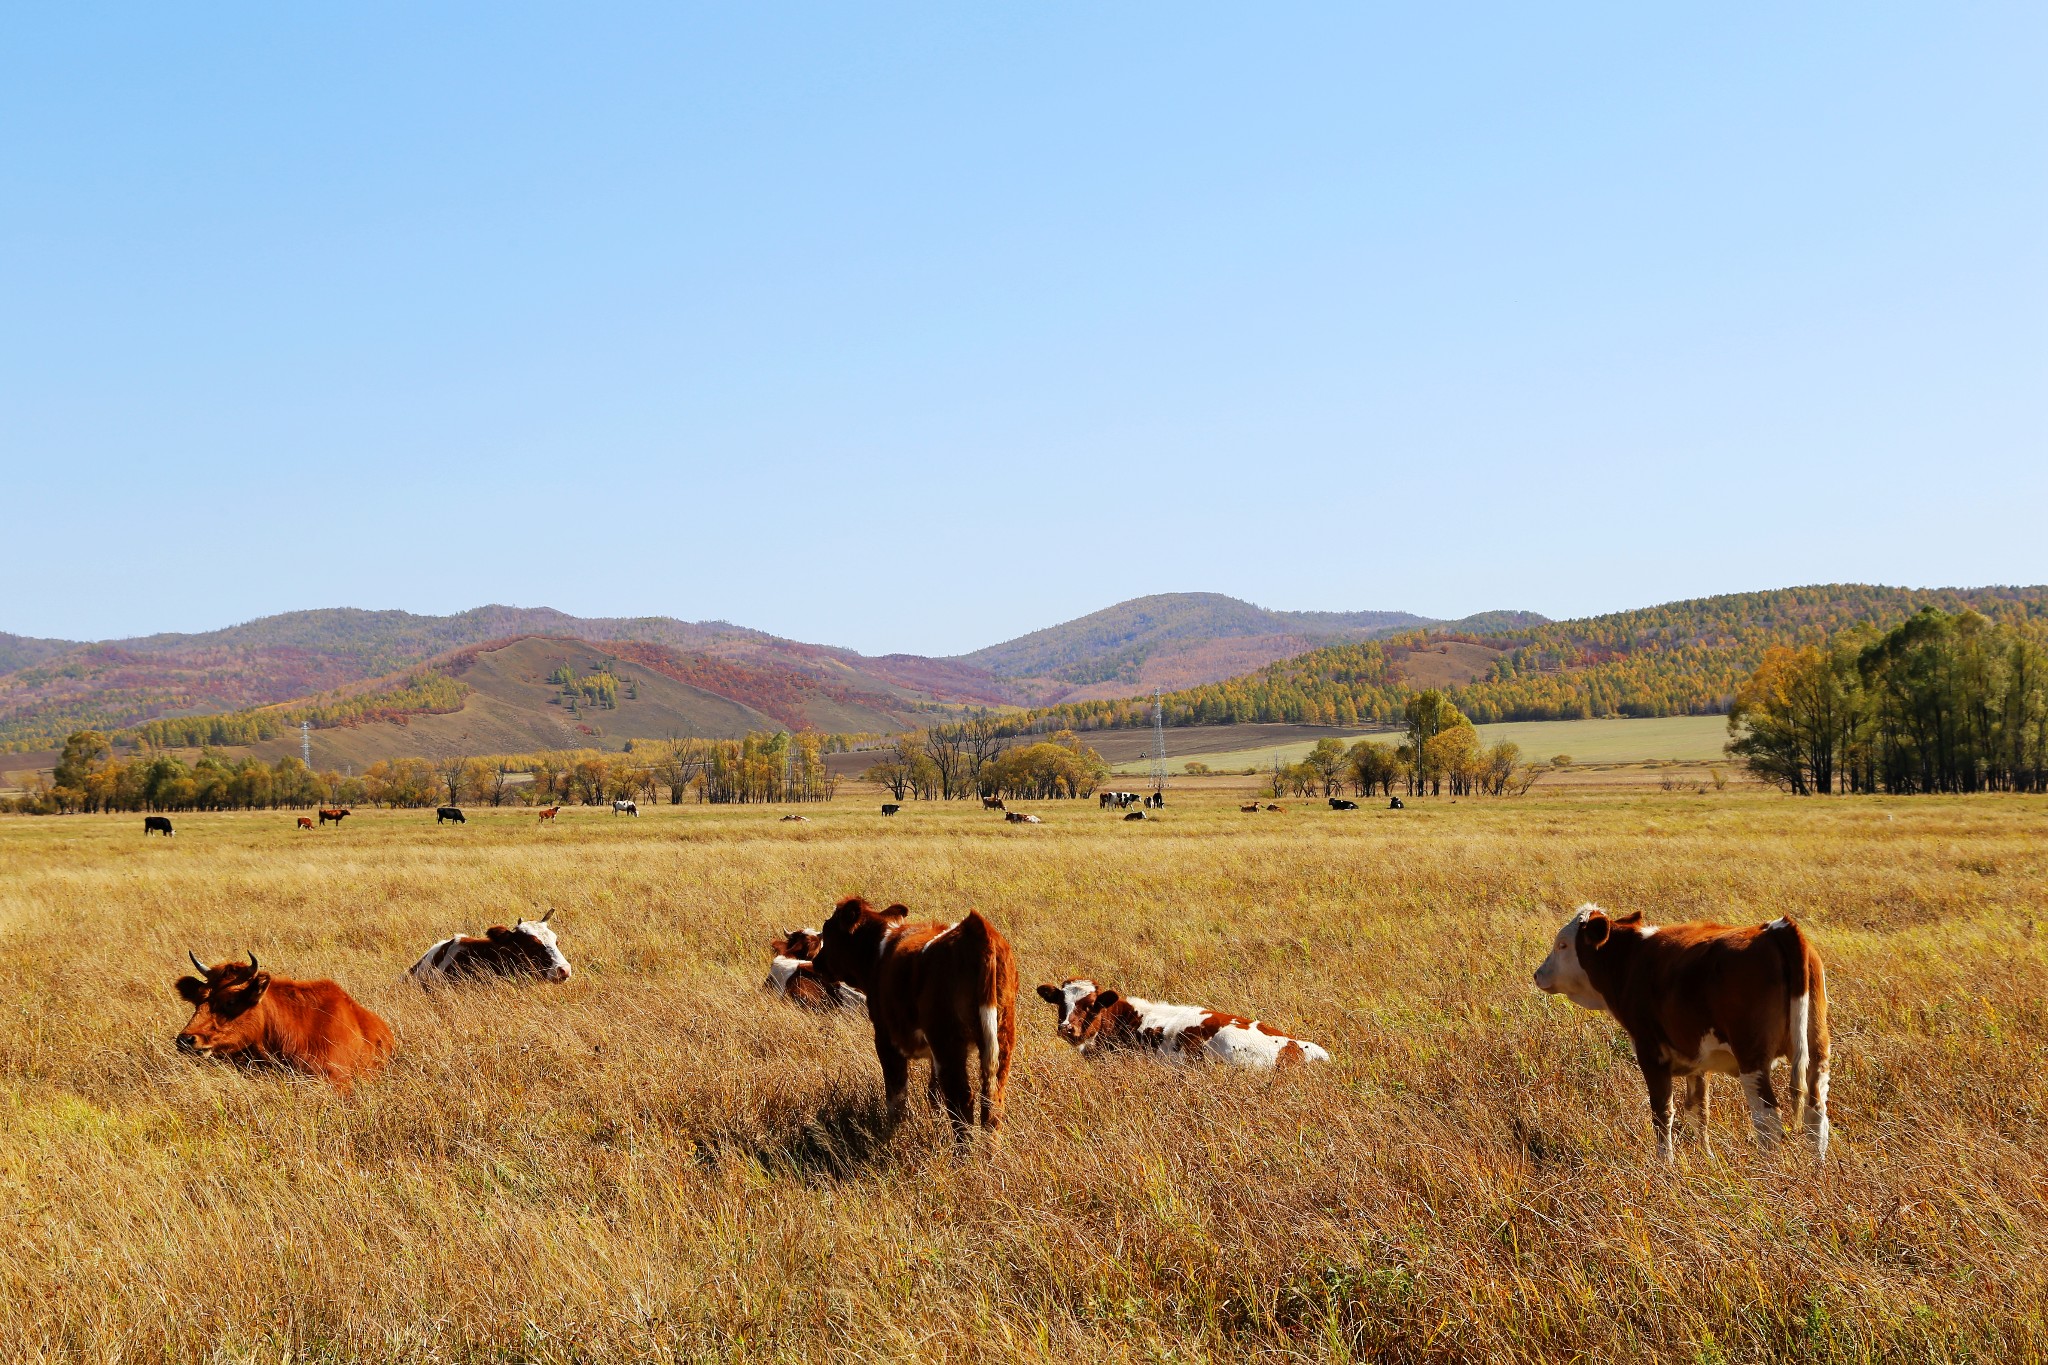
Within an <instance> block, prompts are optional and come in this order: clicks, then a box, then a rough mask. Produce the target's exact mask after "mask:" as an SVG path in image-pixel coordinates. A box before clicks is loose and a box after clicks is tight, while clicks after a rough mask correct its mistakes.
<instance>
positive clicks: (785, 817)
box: [782, 815, 811, 825]
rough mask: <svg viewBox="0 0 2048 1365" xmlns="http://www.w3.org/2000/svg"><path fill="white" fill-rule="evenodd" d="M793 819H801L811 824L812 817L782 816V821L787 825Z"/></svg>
mask: <svg viewBox="0 0 2048 1365" xmlns="http://www.w3.org/2000/svg"><path fill="white" fill-rule="evenodd" d="M792 820H801V821H803V822H804V823H805V824H809V823H810V821H811V817H810V816H808V815H785V816H783V817H782V823H784V824H785V825H786V824H788V823H789V822H790V821H792Z"/></svg>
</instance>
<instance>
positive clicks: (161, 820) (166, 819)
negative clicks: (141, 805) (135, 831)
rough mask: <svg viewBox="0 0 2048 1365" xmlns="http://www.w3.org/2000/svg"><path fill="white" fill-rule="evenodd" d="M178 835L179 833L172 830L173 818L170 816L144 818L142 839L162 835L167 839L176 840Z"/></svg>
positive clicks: (148, 816)
mask: <svg viewBox="0 0 2048 1365" xmlns="http://www.w3.org/2000/svg"><path fill="white" fill-rule="evenodd" d="M177 833H178V831H176V830H174V829H172V828H171V817H170V816H168V815H145V816H143V817H142V837H143V838H145V839H147V838H148V837H149V836H150V835H152V834H161V835H163V836H164V837H166V838H174V837H176V835H177Z"/></svg>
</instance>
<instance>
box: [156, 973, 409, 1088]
mask: <svg viewBox="0 0 2048 1365" xmlns="http://www.w3.org/2000/svg"><path fill="white" fill-rule="evenodd" d="M186 956H187V957H190V958H191V959H192V965H193V966H194V967H197V968H198V969H199V975H198V976H184V977H179V978H178V987H177V990H178V994H179V995H181V996H183V997H184V999H185V1001H186V1002H187V1003H188V1004H190V1005H191V1006H192V1018H191V1019H190V1020H189V1021H188V1022H187V1023H186V1025H185V1027H184V1028H182V1029H180V1030H178V1051H180V1052H187V1053H195V1054H197V1055H199V1056H201V1057H219V1058H222V1059H223V1060H226V1061H231V1062H240V1063H243V1064H245V1065H248V1064H254V1065H272V1066H284V1067H290V1068H292V1069H293V1070H295V1071H304V1072H307V1073H309V1074H311V1075H314V1076H318V1077H320V1078H321V1079H322V1080H324V1081H327V1082H328V1083H330V1084H332V1085H334V1086H335V1087H337V1088H338V1089H342V1090H346V1089H347V1088H348V1086H349V1083H350V1082H351V1081H352V1080H354V1079H355V1078H356V1077H358V1076H361V1075H363V1074H365V1073H366V1072H370V1071H374V1070H375V1069H377V1068H378V1067H380V1066H382V1065H383V1064H384V1063H385V1061H386V1060H387V1059H389V1057H390V1056H391V1052H392V1049H393V1048H395V1047H396V1046H397V1045H398V1044H397V1040H396V1039H395V1038H393V1037H392V1035H391V1026H390V1025H388V1024H386V1023H385V1022H384V1021H383V1020H382V1019H379V1018H378V1017H377V1016H376V1015H374V1014H372V1013H370V1011H368V1010H366V1009H364V1008H363V1007H362V1006H361V1005H358V1004H357V1003H356V1002H355V1001H354V1000H353V999H352V998H351V997H350V996H349V993H348V992H347V991H345V990H343V989H342V988H341V987H339V986H337V985H335V984H334V983H333V982H332V981H287V980H285V979H284V978H283V977H281V976H280V977H273V976H272V975H271V974H270V973H269V972H266V971H263V970H261V969H260V968H258V967H257V965H256V954H254V953H251V954H249V960H248V961H247V962H246V963H243V962H223V963H220V964H219V965H217V966H214V967H208V966H205V965H204V964H202V963H201V962H200V961H199V958H198V957H197V955H195V954H192V953H187V954H186Z"/></svg>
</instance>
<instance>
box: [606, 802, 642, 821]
mask: <svg viewBox="0 0 2048 1365" xmlns="http://www.w3.org/2000/svg"><path fill="white" fill-rule="evenodd" d="M612 814H613V815H631V816H633V817H635V818H638V816H639V814H640V803H639V802H638V801H614V802H612Z"/></svg>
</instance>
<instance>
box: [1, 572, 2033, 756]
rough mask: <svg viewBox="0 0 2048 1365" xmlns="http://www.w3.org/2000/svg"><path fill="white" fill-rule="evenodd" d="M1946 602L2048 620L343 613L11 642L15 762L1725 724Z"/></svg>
mask: <svg viewBox="0 0 2048 1365" xmlns="http://www.w3.org/2000/svg"><path fill="white" fill-rule="evenodd" d="M1923 606H1938V607H1941V608H1943V609H1944V610H1951V611H1952V610H1958V609H1961V608H1964V607H1974V608H1976V609H1977V610H1980V611H1984V612H1986V613H1988V614H1993V615H1998V616H2002V617H2006V618H2009V619H2022V620H2029V621H2043V620H2048V588H2040V587H2031V588H2024V587H2022V588H1997V587H1994V588H1971V589H1933V590H1916V589H1905V588H1887V587H1872V586H1868V585H1863V584H1829V585H1819V586H1813V587H1803V588H1786V589H1779V590H1775V591H1770V592H1761V593H1740V594H1729V595H1725V596H1720V597H1710V598H1700V599H1695V600H1692V601H1687V602H1674V603H1666V604H1663V605H1661V606H1656V607H1646V608H1642V609H1639V610H1636V611H1629V612H1618V613H1614V614H1611V615H1607V616H1598V617H1589V618H1585V619H1582V620H1576V621H1555V622H1553V621H1549V620H1547V619H1546V618H1544V617H1542V616H1539V615H1537V614H1535V613H1533V612H1513V611H1500V612H1487V613H1482V614H1480V615H1478V616H1470V617H1465V618H1463V619H1461V620H1457V621H1437V620H1431V619H1429V618H1425V617H1420V616H1416V615H1414V614H1412V613H1408V612H1398V611H1361V612H1292V611H1270V610H1267V609H1265V608H1262V607H1257V606H1254V605H1252V604H1251V603H1249V602H1243V601H1240V600H1238V599H1236V598H1233V597H1226V596H1223V595H1221V594H1217V593H1170V594H1162V595H1159V596H1153V597H1141V598H1136V599H1133V600H1131V601H1128V602H1121V603H1118V604H1117V605H1115V606H1113V607H1109V608H1106V609H1104V610H1102V611H1098V612H1094V613H1091V614H1090V615H1087V616H1083V617H1081V618H1079V619H1078V620H1074V621H1068V622H1066V623H1064V624H1061V625H1057V626H1051V627H1048V628H1046V629H1044V630H1037V631H1033V632H1031V633H1030V634H1027V635H1022V636H1019V637H1017V638H1016V639H1014V640H1006V641H1004V642H1002V643H1000V644H994V645H989V646H987V647H985V648H983V649H979V650H976V651H974V652H973V653H970V654H965V655H961V656H959V657H957V658H950V659H942V658H927V657H924V656H921V655H914V654H890V655H883V656H879V657H875V656H869V655H863V654H859V653H857V652H855V651H853V650H849V649H838V648H834V647H831V646H826V645H813V644H804V643H801V642H798V641H794V640H785V639H782V638H779V637H777V636H774V635H769V634H766V633H764V632H762V631H757V630H748V629H746V628H744V627H741V626H735V625H731V624H728V623H726V622H723V621H699V622H689V621H678V620H675V619H673V618H670V617H663V616H646V617H601V618H586V617H576V616H570V615H568V614H566V613H563V612H559V611H554V610H551V609H548V608H521V607H503V606H489V607H479V608H477V609H475V610H473V611H467V612H461V613H458V614H456V615H453V616H415V615H412V614H410V613H407V612H398V611H359V610H355V609H351V608H335V609H331V610H324V611H304V612H290V613H286V614H284V615H279V616H268V617H264V618H262V619H260V620H256V621H250V622H247V623H245V624H242V625H238V626H232V627H229V628H227V629H225V630H217V631H208V632H204V633H200V634H191V635H151V636H144V637H140V638H137V639H131V640H112V641H103V642H98V643H81V642H78V641H70V640H41V639H34V638H30V637H26V636H18V635H0V752H6V751H12V752H16V753H25V754H29V755H34V754H37V753H47V751H49V750H50V749H52V748H54V747H55V746H57V745H58V744H60V743H61V742H62V740H63V737H64V736H65V735H66V734H68V733H69V732H70V731H72V730H75V729H79V728H84V727H92V728H96V729H101V730H107V731H114V732H126V733H127V734H129V735H130V736H131V737H134V736H139V735H140V734H141V733H142V732H141V731H140V730H138V728H137V727H143V726H147V727H148V733H149V737H150V738H151V739H152V740H153V742H156V743H159V744H164V745H169V746H174V747H189V746H191V745H196V744H202V743H216V744H222V745H234V746H242V745H251V746H254V747H255V748H256V749H257V750H258V751H259V752H266V753H267V752H268V751H269V750H270V749H277V750H279V751H280V752H281V751H282V749H283V747H286V746H288V745H289V744H290V743H291V742H292V741H291V740H290V738H289V737H287V736H286V735H285V733H284V731H285V728H286V727H288V726H289V727H296V726H297V725H298V724H299V722H300V721H302V720H303V721H305V722H307V723H308V724H310V725H311V726H312V727H314V733H315V736H316V738H315V741H314V743H315V749H316V751H323V752H325V753H326V754H327V756H328V757H329V758H330V759H331V760H333V761H337V762H340V761H346V762H355V761H358V760H362V761H368V760H370V759H372V758H376V757H389V756H395V755H396V754H400V753H436V752H449V751H457V752H470V753H490V752H524V751H530V750H534V749H541V748H562V747H582V746H592V745H595V746H599V747H605V748H614V749H616V748H618V747H620V746H622V745H623V744H624V743H625V742H626V741H628V740H634V739H643V738H646V739H657V738H663V737H666V736H668V735H684V734H686V735H696V736H732V735H738V734H744V733H746V732H747V731H749V730H756V729H768V728H808V729H816V730H822V731H827V732H837V733H847V732H869V733H887V732H893V731H897V730H902V729H908V728H914V727H916V726H919V725H922V724H925V723H927V722H928V721H929V720H930V719H931V718H932V717H933V716H934V715H939V714H945V713H947V712H949V711H953V710H956V709H957V708H960V707H1004V706H1012V707H1046V706H1053V707H1056V710H1055V711H1054V712H1052V713H1050V714H1048V715H1047V716H1046V717H1045V721H1046V722H1047V723H1059V724H1073V725H1077V726H1081V727H1083V728H1088V727H1094V726H1104V725H1111V726H1113V725H1119V724H1127V723H1134V721H1135V720H1137V719H1141V718H1142V716H1143V715H1144V714H1148V711H1147V709H1146V708H1143V707H1140V706H1137V705H1135V704H1130V703H1127V699H1131V698H1137V697H1150V696H1151V695H1152V693H1153V692H1154V691H1155V690H1157V691H1160V692H1163V693H1165V694H1166V697H1167V702H1168V711H1169V715H1170V716H1172V717H1173V718H1174V720H1175V721H1176V722H1178V723H1202V722H1205V721H1213V720H1236V721H1270V722H1286V723H1293V724H1300V723H1309V724H1330V723H1350V722H1352V721H1353V720H1364V719H1368V718H1372V719H1381V720H1384V719H1386V718H1388V716H1390V715H1395V714H1398V711H1399V707H1400V705H1401V704H1402V698H1403V697H1405V696H1406V695H1407V694H1408V693H1410V692H1411V691H1412V690H1413V689H1415V688H1420V687H1445V688H1451V689H1453V690H1454V695H1455V696H1456V698H1457V700H1458V702H1459V704H1460V705H1461V706H1463V707H1464V708H1465V709H1466V711H1467V713H1468V714H1471V715H1473V716H1474V717H1475V718H1479V719H1522V718H1527V719H1534V718H1542V717H1568V716H1582V715H1613V714H1623V715H1678V714H1686V713H1692V712H1699V711H1709V710H1716V709H1719V708H1720V707H1723V706H1725V705H1726V701H1727V698H1728V696H1729V694H1730V693H1731V692H1732V691H1733V689H1734V686H1735V684H1736V682H1737V681H1739V679H1740V678H1741V677H1742V676H1743V675H1744V674H1745V673H1746V672H1747V671H1748V670H1749V669H1750V668H1752V667H1753V666H1754V664H1755V661H1756V660H1757V659H1758V658H1759V657H1761V655H1762V651H1763V650H1765V649H1766V648H1768V647H1769V646H1770V645H1772V644H1777V643H1789V642H1796V641H1802V640H1807V639H1815V638H1820V637H1822V636H1825V635H1828V634H1832V633H1834V632H1836V631H1839V630H1841V629H1844V628H1845V627H1848V626H1851V625H1855V624H1858V623H1863V622H1868V623H1872V624H1876V625H1880V626H1888V625H1890V624H1893V623H1895V622H1897V621H1899V620H1903V619H1904V618H1905V617H1906V616H1908V615H1910V614H1911V613H1912V612H1913V611H1915V610H1917V609H1919V608H1920V607H1923ZM1425 628H1426V630H1427V638H1424V636H1423V631H1424V630H1425ZM1396 636H1398V637H1400V638H1393V639H1390V638H1388V637H1396ZM564 670H566V673H567V674H568V675H570V676H572V677H582V678H585V679H586V680H587V679H590V678H593V677H595V678H597V679H599V681H598V683H596V684H594V685H595V686H596V687H597V695H595V696H587V697H584V698H583V699H582V700H579V698H578V694H577V693H576V690H575V685H570V684H564V683H563V682H562V681H560V679H559V677H558V675H560V674H562V673H563V672H564ZM605 678H609V679H611V681H610V682H604V681H603V679H605ZM1033 723H1034V724H1035V723H1037V722H1035V721H1034V722H1033Z"/></svg>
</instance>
